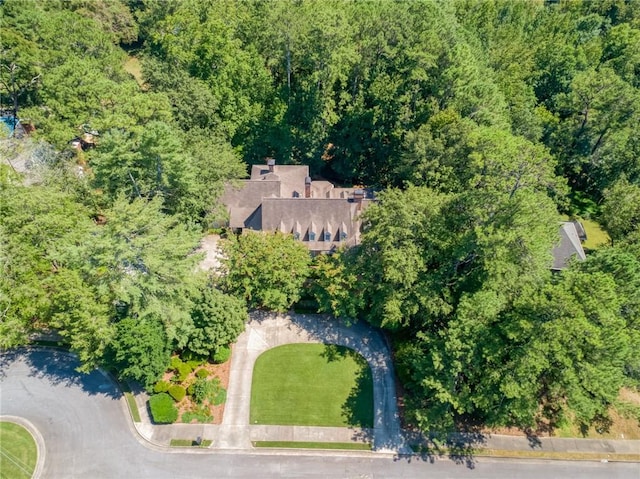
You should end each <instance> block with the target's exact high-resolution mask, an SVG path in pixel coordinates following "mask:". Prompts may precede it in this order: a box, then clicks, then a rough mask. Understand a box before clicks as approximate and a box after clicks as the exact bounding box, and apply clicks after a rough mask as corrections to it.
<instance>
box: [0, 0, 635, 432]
mask: <svg viewBox="0 0 640 479" xmlns="http://www.w3.org/2000/svg"><path fill="white" fill-rule="evenodd" d="M0 15H1V17H0V24H1V26H2V29H1V32H0V102H1V104H0V109H1V110H2V114H3V117H4V119H5V123H6V124H7V125H9V126H13V125H14V121H13V120H14V119H19V121H20V125H21V127H20V128H21V129H22V130H24V131H25V132H26V133H24V134H21V135H18V134H15V135H9V134H8V133H9V132H8V131H7V132H4V133H0V135H1V136H2V137H4V139H2V140H1V141H0V151H1V156H2V159H3V161H2V165H0V237H1V240H2V241H1V243H0V246H1V250H0V261H1V268H2V274H1V276H0V293H1V297H0V348H10V347H15V346H19V345H22V344H25V343H27V342H28V341H29V338H30V335H31V334H32V333H33V332H34V331H40V330H48V329H55V330H57V331H59V332H60V334H61V335H62V336H63V337H64V338H65V341H67V343H68V345H69V347H70V348H71V349H72V350H73V351H75V352H76V353H77V354H78V355H79V357H80V359H81V361H82V363H83V368H84V369H85V370H90V369H91V368H94V367H95V366H98V365H100V366H103V367H108V368H111V369H113V370H115V371H117V373H118V374H119V375H120V376H121V377H123V378H130V379H135V380H139V381H141V382H142V383H144V384H145V385H147V386H150V385H152V384H153V383H154V382H155V381H156V380H157V379H158V377H159V375H160V374H161V373H162V372H163V371H164V370H165V369H166V368H167V366H168V364H169V359H170V355H171V353H172V352H188V353H191V354H195V355H205V356H206V355H210V354H214V353H215V352H216V351H218V350H219V349H220V348H223V347H225V346H226V345H228V344H229V343H231V342H233V341H234V340H235V338H237V335H238V334H239V333H240V332H241V331H242V328H243V324H244V321H245V320H246V318H247V309H248V308H263V309H271V310H279V311H283V310H287V309H288V308H290V307H291V306H292V305H293V304H295V302H296V301H298V300H300V298H301V297H302V296H304V295H305V294H306V295H307V296H308V295H309V293H308V292H309V291H311V292H312V293H313V298H314V301H315V303H316V305H317V308H318V310H319V311H321V312H328V313H331V314H334V315H336V316H338V317H341V318H344V319H345V320H346V321H357V320H364V321H368V322H369V323H371V324H372V325H374V326H376V327H380V328H382V329H383V330H385V331H386V332H387V334H388V335H389V338H390V340H391V344H392V346H393V350H394V356H395V359H396V366H397V372H398V376H399V379H400V382H401V384H402V386H403V388H404V390H405V401H406V411H405V413H406V418H405V419H406V421H407V423H408V424H411V425H414V426H416V427H419V428H421V429H423V430H431V431H433V430H450V429H451V428H453V427H460V426H462V425H485V426H491V427H500V426H515V427H519V428H523V429H529V428H534V429H535V428H540V427H542V426H546V427H551V428H553V427H556V426H557V425H558V424H561V423H562V422H563V421H567V420H571V421H575V422H576V423H577V424H579V425H581V426H583V427H588V426H590V425H593V424H598V425H600V426H602V427H606V424H607V421H608V414H609V411H610V408H611V407H612V406H615V405H616V404H617V403H618V401H619V399H618V394H619V391H620V389H621V388H623V387H627V388H638V387H640V2H639V1H638V0H594V1H577V0H576V1H534V0H530V1H502V0H484V1H477V0H452V1H427V0H425V1H419V0H413V1H392V0H377V1H376V0H362V1H353V2H346V1H342V0H326V1H308V0H290V1H279V0H273V1H263V0H245V1H240V0H180V1H177V0H176V1H171V2H166V1H160V0H46V1H40V2H35V1H24V0H1V1H0ZM0 125H2V124H0ZM17 132H18V130H16V133H17ZM266 157H274V158H276V159H277V161H278V162H279V163H282V164H305V165H309V167H310V169H311V172H312V175H313V176H314V177H315V178H323V179H329V180H331V181H333V182H335V183H338V184H344V185H363V186H366V187H368V188H372V189H373V190H375V191H376V192H377V198H378V199H379V202H377V204H376V205H374V206H372V207H371V208H369V209H368V210H367V212H366V213H365V216H364V227H363V228H364V229H363V235H362V243H361V245H360V246H359V247H357V248H352V249H349V250H345V251H339V252H337V253H335V254H333V255H330V256H320V257H318V258H315V259H314V260H313V261H312V260H311V258H309V257H308V255H306V254H305V252H304V251H303V250H304V248H302V247H301V246H300V244H299V243H297V242H295V241H294V240H293V239H292V238H289V237H285V236H282V235H273V236H268V235H267V236H257V235H256V236H254V235H248V236H241V237H240V238H233V237H230V239H229V241H228V242H227V243H225V246H224V248H225V253H226V258H227V259H226V260H225V265H224V266H225V268H226V271H227V274H226V275H224V276H223V277H222V278H220V277H216V276H209V275H208V274H207V273H206V272H197V271H198V269H197V264H198V262H199V261H200V259H201V255H199V254H198V253H197V252H196V251H197V248H198V245H199V242H200V240H201V239H202V237H203V235H204V234H205V233H206V232H208V231H210V230H211V229H212V228H216V227H218V226H219V225H220V224H221V223H220V221H221V219H222V215H223V211H222V208H221V205H220V204H219V201H218V198H219V196H220V194H221V192H222V191H223V187H224V184H225V182H227V181H230V180H233V179H239V178H244V177H246V174H247V167H248V165H250V164H252V163H259V162H263V161H264V159H265V158H266ZM563 217H570V218H584V219H589V220H592V221H595V222H597V223H599V224H600V225H601V226H602V228H603V229H604V230H605V231H606V232H607V233H608V235H609V238H610V241H608V242H607V244H603V245H599V246H598V247H597V248H592V249H591V250H590V251H589V252H588V253H589V254H588V257H587V260H586V261H584V262H574V263H573V264H572V265H571V266H570V267H569V268H568V269H567V270H565V271H563V272H562V273H559V274H552V273H551V271H550V265H551V261H552V258H551V249H552V246H553V245H554V244H556V243H557V242H558V224H559V221H560V220H561V218H563ZM301 248H302V249H301ZM249 253H251V254H249ZM292 268H293V269H294V270H295V272H296V274H290V272H291V271H292ZM287 272H289V273H287ZM265 284H266V285H269V287H268V288H265V287H264V285H265ZM307 300H308V298H307ZM636 414H638V415H639V417H640V414H639V413H638V412H637V411H636Z"/></svg>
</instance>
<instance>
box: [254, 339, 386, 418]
mask: <svg viewBox="0 0 640 479" xmlns="http://www.w3.org/2000/svg"><path fill="white" fill-rule="evenodd" d="M251 424H279V425H299V426H334V427H344V426H357V427H371V426H372V424H373V382H372V378H371V371H370V369H369V366H368V364H367V363H366V362H365V361H364V359H363V358H362V357H361V356H359V355H358V354H357V353H355V352H353V351H352V350H349V349H347V348H342V347H337V346H326V345H322V344H288V345H286V346H280V347H277V348H274V349H270V350H269V351H266V352H265V353H263V354H262V355H261V356H260V357H259V358H258V360H257V361H256V364H255V368H254V372H253V384H252V388H251Z"/></svg>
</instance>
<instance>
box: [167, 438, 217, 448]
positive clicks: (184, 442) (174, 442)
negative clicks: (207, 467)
mask: <svg viewBox="0 0 640 479" xmlns="http://www.w3.org/2000/svg"><path fill="white" fill-rule="evenodd" d="M169 445H170V446H171V447H209V446H210V445H211V439H203V440H202V443H201V444H200V445H198V444H196V441H195V440H193V439H171V443H170V444H169Z"/></svg>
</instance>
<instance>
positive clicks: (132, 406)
mask: <svg viewBox="0 0 640 479" xmlns="http://www.w3.org/2000/svg"><path fill="white" fill-rule="evenodd" d="M124 397H126V398H127V404H129V410H130V411H131V417H133V422H140V411H138V405H137V404H136V399H135V398H134V397H133V394H132V393H130V392H125V393H124Z"/></svg>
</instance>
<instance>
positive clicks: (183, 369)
mask: <svg viewBox="0 0 640 479" xmlns="http://www.w3.org/2000/svg"><path fill="white" fill-rule="evenodd" d="M192 371H193V369H191V366H190V365H189V364H187V363H182V364H180V365H179V366H178V369H177V371H176V372H177V373H178V381H179V382H183V381H184V380H186V379H187V376H189V374H191V372H192Z"/></svg>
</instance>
